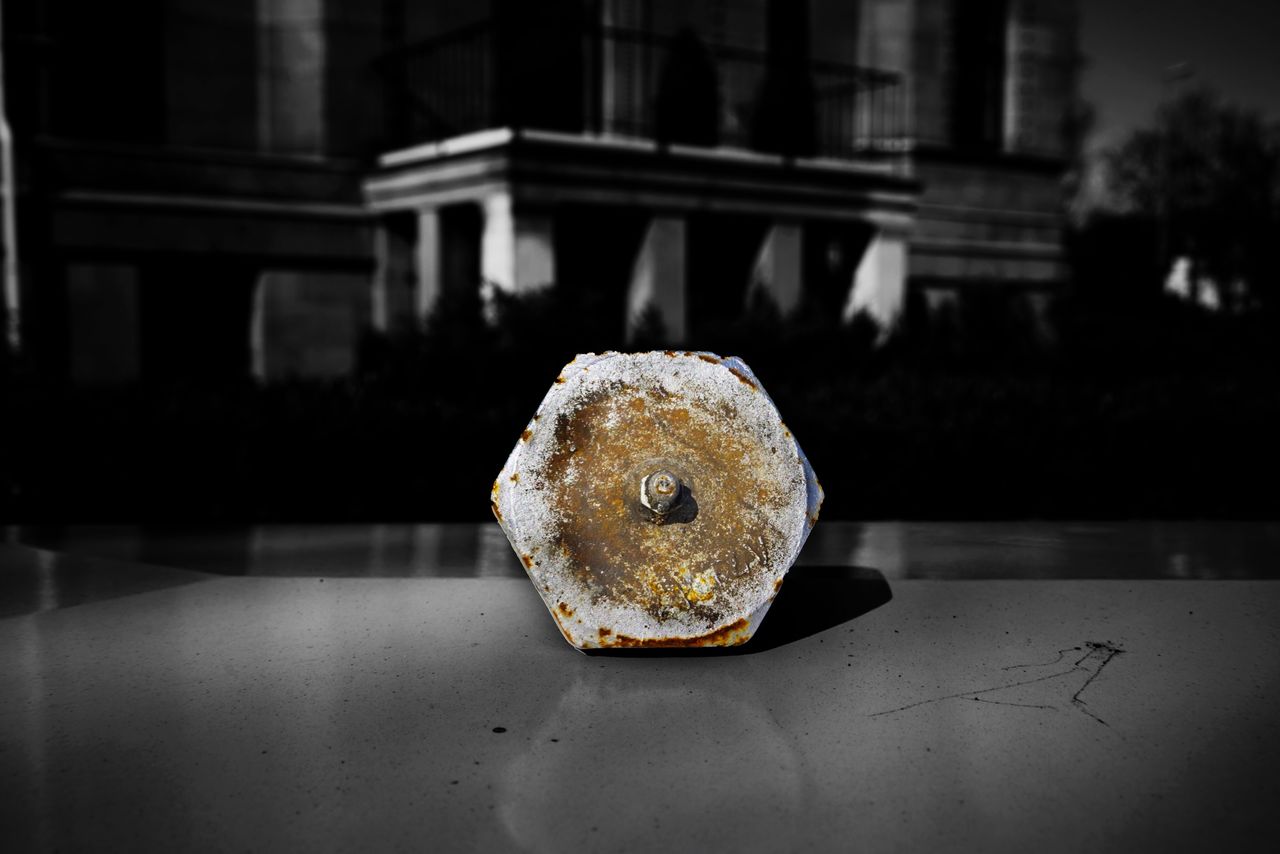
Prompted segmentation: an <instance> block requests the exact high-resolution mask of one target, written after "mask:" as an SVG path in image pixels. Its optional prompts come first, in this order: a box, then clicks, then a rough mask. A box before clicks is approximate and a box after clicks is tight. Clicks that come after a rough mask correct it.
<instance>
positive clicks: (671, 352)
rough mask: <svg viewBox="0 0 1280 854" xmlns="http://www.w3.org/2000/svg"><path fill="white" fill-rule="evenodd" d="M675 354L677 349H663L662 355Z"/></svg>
mask: <svg viewBox="0 0 1280 854" xmlns="http://www.w3.org/2000/svg"><path fill="white" fill-rule="evenodd" d="M675 354H676V351H675V350H663V351H662V355H664V356H674V355H675Z"/></svg>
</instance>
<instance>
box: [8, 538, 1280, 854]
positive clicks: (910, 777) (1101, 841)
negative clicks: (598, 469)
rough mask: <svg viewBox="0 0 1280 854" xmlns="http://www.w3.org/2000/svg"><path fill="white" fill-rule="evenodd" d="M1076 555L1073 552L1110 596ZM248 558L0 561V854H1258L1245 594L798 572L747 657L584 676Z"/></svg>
mask: <svg viewBox="0 0 1280 854" xmlns="http://www.w3.org/2000/svg"><path fill="white" fill-rule="evenodd" d="M821 527H822V526H819V530H821ZM1102 528H1103V530H1109V529H1108V528H1107V526H1102ZM1246 529H1247V526H1244V527H1241V528H1238V529H1234V533H1235V534H1236V535H1238V536H1239V537H1240V539H1241V540H1243V541H1245V542H1246V546H1241V547H1240V548H1239V549H1237V550H1236V551H1235V552H1233V551H1232V549H1230V548H1228V547H1227V546H1226V545H1225V544H1224V545H1223V546H1222V547H1221V548H1220V549H1219V550H1217V551H1214V550H1212V549H1208V548H1207V547H1203V544H1202V545H1201V551H1200V552H1199V553H1198V554H1199V555H1200V557H1197V558H1195V559H1194V560H1206V561H1210V560H1211V561H1218V563H1216V564H1214V566H1215V567H1216V569H1215V571H1216V572H1217V573H1219V574H1221V575H1223V576H1225V577H1229V578H1234V577H1239V578H1247V577H1249V576H1261V577H1264V578H1269V577H1271V575H1272V574H1273V573H1274V572H1275V569H1274V565H1273V564H1274V558H1275V557H1276V555H1275V553H1274V551H1272V552H1268V551H1267V549H1266V548H1265V546H1264V545H1260V544H1265V543H1268V542H1274V539H1273V538H1272V539H1269V538H1271V537H1272V535H1271V534H1269V533H1265V534H1264V533H1260V532H1259V531H1258V530H1254V531H1253V532H1252V534H1247V533H1242V532H1244V531H1246ZM900 530H901V532H902V536H904V537H906V538H907V539H908V540H910V539H911V538H912V537H923V536H924V535H923V534H922V533H920V531H922V530H927V528H923V529H922V528H916V527H913V526H905V527H904V528H902V529H900ZM1031 530H1040V531H1041V532H1042V533H1043V531H1044V530H1045V529H1031ZM913 531H915V532H916V533H912V532H913ZM1027 531H1028V529H1025V528H1020V527H1019V526H1016V525H1015V526H1011V527H1009V528H1006V529H1003V532H1002V531H1001V529H1000V528H999V527H998V526H992V527H983V526H977V527H974V528H972V529H971V530H970V539H971V541H972V542H973V543H974V544H975V546H974V548H973V549H971V550H969V551H966V550H965V549H959V548H957V549H956V559H957V561H958V562H960V563H962V564H963V563H966V562H973V561H976V560H977V558H976V557H974V554H975V552H976V551H978V544H980V543H982V542H984V541H987V542H988V544H987V545H986V546H985V547H984V548H985V549H986V552H987V554H989V555H995V554H999V553H1002V554H1003V558H1001V560H1003V561H1004V562H1005V563H1006V564H1009V565H1012V563H1013V562H1014V561H1015V558H1016V556H1017V555H1019V554H1021V555H1022V556H1023V557H1024V559H1026V561H1027V562H1028V565H1030V566H1032V567H1033V568H1034V567H1041V568H1043V567H1045V566H1052V565H1055V562H1056V563H1057V564H1064V563H1070V556H1069V555H1067V556H1063V555H1062V554H1058V556H1057V557H1052V558H1050V557H1047V556H1045V555H1043V554H1040V555H1039V556H1038V557H1037V556H1036V555H1035V553H1036V549H1037V548H1039V549H1041V550H1044V549H1049V550H1052V549H1053V548H1061V546H1054V545H1053V544H1054V543H1062V542H1067V541H1070V539H1071V537H1070V536H1068V535H1065V534H1059V535H1057V536H1056V537H1046V538H1045V539H1044V540H1042V541H1039V545H1038V546H1037V545H1036V541H1031V540H1029V539H1028V538H1030V537H1032V536H1033V535H1032V534H1029V533H1027ZM866 536H867V534H866V532H865V531H864V532H863V539H862V541H861V543H860V545H859V546H858V548H863V549H865V548H868V546H867V545H866V544H865V543H866ZM1072 536H1080V537H1083V536H1084V535H1083V534H1078V535H1072ZM1099 536H1100V537H1101V541H1100V542H1095V543H1094V544H1093V546H1092V547H1086V544H1085V543H1084V542H1082V541H1081V542H1077V543H1075V546H1074V547H1073V548H1074V550H1071V549H1069V551H1070V552H1071V554H1075V555H1076V556H1077V557H1076V559H1077V560H1082V559H1083V557H1081V556H1084V555H1090V554H1092V555H1095V556H1100V555H1111V557H1110V558H1107V559H1110V560H1112V561H1114V565H1115V566H1119V564H1120V562H1121V561H1120V558H1119V556H1118V555H1119V552H1120V551H1122V549H1121V548H1120V546H1119V545H1118V544H1117V543H1116V541H1115V540H1110V541H1108V539H1107V537H1106V536H1103V535H1101V534H1100V535H1099ZM1144 537H1145V539H1146V540H1149V539H1150V538H1149V537H1146V535H1143V536H1130V537H1129V538H1128V539H1124V538H1121V540H1122V541H1123V542H1127V543H1129V544H1130V546H1132V544H1133V543H1135V542H1139V541H1145V540H1144ZM993 538H994V539H995V540H996V542H994V543H992V542H990V541H991V540H992V539H993ZM924 539H925V541H926V543H925V546H922V547H923V548H924V549H925V550H924V552H917V551H912V550H911V548H910V546H909V544H908V548H907V549H906V551H907V552H909V553H911V554H926V555H931V556H930V557H929V558H928V560H934V561H942V560H943V558H944V555H943V550H942V548H941V546H936V545H932V544H930V543H933V542H936V541H938V540H950V541H951V542H953V543H954V542H959V541H963V539H964V538H963V536H962V535H961V531H960V529H959V528H955V529H951V530H950V531H949V532H947V531H935V536H934V537H933V538H932V539H930V538H929V537H924ZM1225 539H1230V537H1226V538H1225ZM1108 542H1110V545H1108ZM339 551H341V550H340V549H339ZM892 551H893V550H892V549H884V550H882V552H881V553H882V554H890V553H892ZM935 551H936V553H935ZM1137 551H1138V550H1137V549H1136V548H1134V549H1133V555H1132V559H1133V561H1134V562H1135V563H1136V564H1139V565H1140V566H1141V567H1145V566H1147V565H1148V564H1149V563H1151V561H1153V560H1154V559H1153V558H1151V556H1150V554H1149V553H1143V554H1141V555H1139V554H1137ZM302 552H303V553H304V554H305V550H302ZM903 552H904V550H903V549H901V548H900V549H898V550H897V553H898V554H903ZM869 553H870V552H866V551H864V552H861V554H869ZM1233 553H1234V554H1236V557H1235V559H1234V560H1235V562H1234V563H1233V562H1232V561H1231V559H1230V555H1231V554H1233ZM1206 555H1207V556H1206ZM916 559H917V558H912V560H916ZM1099 559H1103V558H1099ZM275 560H277V562H276V563H274V564H272V566H273V567H275V568H276V569H277V570H278V571H275V572H272V573H264V574H262V575H258V576H256V577H255V576H253V575H247V576H231V575H216V574H211V573H205V572H197V571H192V570H191V569H181V570H169V569H163V568H161V567H158V566H151V565H146V564H144V563H142V562H140V561H137V560H134V561H122V560H112V559H104V558H100V557H91V556H84V555H78V556H69V555H66V554H59V553H54V552H50V551H46V550H40V549H34V548H30V547H26V546H20V545H13V544H10V545H0V577H8V576H12V577H19V578H23V579H27V581H24V582H23V584H24V585H27V584H28V582H29V581H30V580H31V579H34V583H35V584H36V602H37V605H39V606H40V607H35V608H30V607H24V608H18V609H13V608H11V609H10V610H9V613H10V614H12V616H8V617H5V618H3V619H0V840H4V841H5V842H6V843H7V844H6V845H5V849H6V850H15V851H16V850H27V849H35V850H53V849H70V850H75V849H94V850H165V851H167V850H175V849H177V848H181V849H190V850H308V851H309V850H369V849H397V848H418V849H422V848H425V849H429V850H464V849H465V850H528V851H553V850H554V851H560V850H569V849H577V850H622V851H627V850H636V851H642V850H673V851H682V850H716V849H721V850H723V849H729V848H733V849H736V850H739V851H757V850H758V851H780V850H812V849H836V850H850V849H866V850H935V849H941V850H1005V851H1025V850H1028V849H1033V850H1035V849H1038V850H1045V851H1058V850H1114V851H1130V850H1135V849H1138V850H1191V849H1195V850H1205V849H1215V850H1222V849H1242V848H1265V847H1268V846H1267V845H1266V844H1265V843H1266V842H1268V841H1274V840H1276V839H1277V838H1280V817H1277V813H1276V810H1275V805H1276V804H1277V803H1280V782H1278V781H1280V776H1278V775H1277V774H1276V762H1277V760H1278V759H1280V727H1278V726H1277V723H1276V722H1277V721H1280V620H1278V619H1277V617H1276V615H1277V612H1278V610H1280V584H1277V583H1275V581H1272V580H1231V581H1214V580H1194V581H1191V580H1184V581H1172V580H1152V579H1125V580H1117V579H1111V580H1107V579H1098V578H1087V577H1085V578H1081V577H1076V576H1075V575H1073V574H1072V573H1070V572H1068V573H1061V574H1065V575H1067V576H1068V577H1067V578H1065V579H1062V578H1060V579H1056V580H1045V579H1040V580H1003V579H1000V578H996V579H992V578H987V579H985V580H968V581H956V580H938V579H920V578H906V577H903V574H902V572H900V571H899V570H896V569H895V567H894V566H892V565H891V564H888V563H882V564H881V565H879V566H878V565H876V564H875V563H872V562H871V561H859V562H860V563H861V565H862V566H863V567H865V568H846V567H839V566H835V565H832V564H833V563H834V562H833V561H829V560H827V559H823V560H822V562H821V563H818V562H813V563H810V564H809V565H808V566H801V567H799V568H797V569H796V570H795V571H794V572H793V573H792V576H791V577H789V579H788V581H787V583H786V584H785V585H784V587H783V592H782V594H781V595H780V596H779V598H778V601H777V603H776V604H775V606H774V608H773V610H772V611H771V612H770V615H769V617H768V618H767V619H766V621H765V624H764V626H763V627H762V628H761V631H760V633H759V634H758V635H757V637H756V638H755V640H753V641H752V643H751V644H750V645H748V646H747V647H743V648H741V649H740V650H739V651H738V653H739V654H732V655H687V654H686V655H675V654H666V655H654V654H649V655H638V654H633V655H594V656H586V655H583V654H581V653H578V652H576V651H574V650H573V649H571V648H570V647H568V646H567V645H566V644H565V643H564V641H563V640H562V639H561V638H560V637H559V635H558V634H557V632H556V630H555V627H554V625H553V623H552V622H551V620H550V619H549V618H548V616H547V614H546V612H545V610H544V608H543V606H542V603H541V602H540V600H539V599H538V597H537V596H536V594H535V593H534V591H533V590H532V589H531V588H530V586H529V584H528V583H527V581H524V580H523V579H519V578H509V577H506V576H505V575H496V576H492V577H485V576H483V575H480V574H479V573H478V572H477V571H476V568H475V567H472V573H471V575H472V577H460V576H462V575H463V573H462V572H456V573H444V574H430V577H425V578H404V577H379V576H386V575H392V574H394V573H380V572H378V571H375V570H376V567H373V566H370V565H368V564H366V565H365V566H362V567H359V566H349V567H346V568H347V570H348V571H347V572H343V573H333V574H325V575H317V574H316V573H315V572H314V567H311V569H308V568H307V567H306V566H299V567H298V570H299V571H298V572H296V573H295V574H294V575H295V577H287V576H286V573H285V572H284V570H285V569H286V568H287V563H288V561H287V556H286V555H284V554H280V555H278V556H277V558H275ZM308 560H309V559H308V558H305V557H304V558H302V559H301V560H300V561H299V563H300V564H306V563H307V562H308ZM1189 560H1192V559H1189ZM1194 560H1192V562H1191V565H1192V566H1198V565H1200V564H1196V563H1195V562H1194ZM1264 563H1266V564H1268V565H1267V566H1263V565H1262V564H1264ZM401 565H402V564H396V566H401ZM872 567H874V568H872ZM882 568H883V570H884V571H883V572H881V571H879V570H881V569H882ZM997 569H999V571H1000V572H1004V569H1001V568H999V567H997ZM1075 569H1076V570H1079V574H1080V575H1083V576H1087V575H1088V574H1089V570H1088V568H1081V567H1076V568H1075ZM1035 574H1045V573H1044V572H1041V571H1039V570H1037V571H1036V573H1035ZM339 575H342V576H346V577H337V576H339ZM450 575H452V577H450ZM358 576H373V577H358ZM64 582H65V583H64ZM12 589H15V588H12V587H11V588H8V589H7V590H6V593H5V594H4V596H3V597H0V604H4V603H7V602H8V601H9V599H10V598H11V597H10V593H9V592H8V591H9V590H12ZM26 589H27V588H26V586H23V587H22V588H21V590H20V591H19V592H18V593H16V594H14V595H16V596H17V597H18V598H21V599H23V600H24V601H27V599H29V598H30V597H29V596H28V593H27V592H25V591H26Z"/></svg>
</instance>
